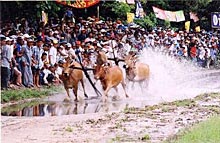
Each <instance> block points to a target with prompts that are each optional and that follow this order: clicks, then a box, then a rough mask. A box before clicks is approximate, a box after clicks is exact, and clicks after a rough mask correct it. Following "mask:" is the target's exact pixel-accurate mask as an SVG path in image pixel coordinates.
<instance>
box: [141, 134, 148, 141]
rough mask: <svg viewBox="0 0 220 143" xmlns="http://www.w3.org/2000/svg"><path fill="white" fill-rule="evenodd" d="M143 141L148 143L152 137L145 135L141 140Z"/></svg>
mask: <svg viewBox="0 0 220 143" xmlns="http://www.w3.org/2000/svg"><path fill="white" fill-rule="evenodd" d="M141 140H142V141H147V140H150V136H149V135H148V134H146V135H144V136H143V137H142V138H141Z"/></svg>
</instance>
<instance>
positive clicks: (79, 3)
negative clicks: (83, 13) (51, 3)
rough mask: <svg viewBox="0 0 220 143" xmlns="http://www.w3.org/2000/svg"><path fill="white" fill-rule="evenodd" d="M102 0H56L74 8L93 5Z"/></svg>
mask: <svg viewBox="0 0 220 143" xmlns="http://www.w3.org/2000/svg"><path fill="white" fill-rule="evenodd" d="M99 1H100V0H75V1H62V0H56V2H57V3H59V4H62V5H66V6H71V7H74V8H88V7H90V6H93V5H95V4H97V3H99Z"/></svg>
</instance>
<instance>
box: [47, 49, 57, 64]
mask: <svg viewBox="0 0 220 143" xmlns="http://www.w3.org/2000/svg"><path fill="white" fill-rule="evenodd" d="M49 57H50V64H52V65H54V64H55V63H56V60H57V59H56V58H57V49H56V48H55V47H53V46H52V47H51V48H50V51H49Z"/></svg>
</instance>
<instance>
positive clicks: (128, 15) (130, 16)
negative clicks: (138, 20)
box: [127, 12, 134, 23]
mask: <svg viewBox="0 0 220 143" xmlns="http://www.w3.org/2000/svg"><path fill="white" fill-rule="evenodd" d="M133 20H134V13H129V12H128V13H127V22H128V23H131V22H133Z"/></svg>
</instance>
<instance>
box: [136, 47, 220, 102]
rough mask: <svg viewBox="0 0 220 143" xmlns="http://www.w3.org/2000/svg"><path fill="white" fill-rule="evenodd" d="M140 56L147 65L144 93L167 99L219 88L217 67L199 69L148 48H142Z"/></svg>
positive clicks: (182, 97)
mask: <svg viewBox="0 0 220 143" xmlns="http://www.w3.org/2000/svg"><path fill="white" fill-rule="evenodd" d="M140 59H141V61H142V62H144V63H147V64H148V65H149V66H150V71H151V72H150V73H151V79H150V84H149V89H148V92H147V93H148V96H155V97H157V99H158V100H159V98H161V99H162V100H165V101H170V100H177V99H184V98H191V97H194V96H196V95H198V94H201V93H204V92H218V91H220V87H219V86H220V71H219V70H207V69H202V68H199V67H198V66H195V65H194V64H192V63H191V62H189V61H187V60H177V59H176V58H175V57H171V56H169V55H167V54H164V53H162V52H158V51H157V52H155V51H152V50H146V51H144V53H143V54H142V56H141V58H140ZM135 92H136V93H137V91H135ZM146 98H147V97H146Z"/></svg>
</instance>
